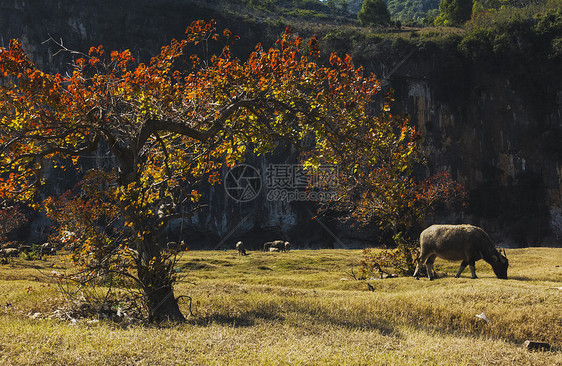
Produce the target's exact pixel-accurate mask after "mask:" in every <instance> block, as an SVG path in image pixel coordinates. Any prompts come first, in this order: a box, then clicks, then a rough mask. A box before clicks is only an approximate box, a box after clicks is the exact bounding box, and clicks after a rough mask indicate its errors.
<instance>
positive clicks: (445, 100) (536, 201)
mask: <svg viewBox="0 0 562 366" xmlns="http://www.w3.org/2000/svg"><path fill="white" fill-rule="evenodd" d="M447 60H449V62H451V61H450V58H449V59H447V57H442V58H437V59H435V58H431V57H427V55H426V57H424V58H422V59H420V58H418V59H415V58H412V59H411V60H409V62H406V63H405V64H404V65H403V66H402V67H401V68H400V69H399V70H398V71H397V72H396V73H395V74H394V84H395V85H397V86H398V87H397V88H396V100H397V106H398V109H402V110H403V111H404V112H406V113H407V114H409V115H410V116H411V118H412V120H413V121H414V122H415V124H416V125H417V126H418V128H419V130H420V131H421V132H422V135H423V136H424V140H425V146H426V149H427V153H428V156H429V159H428V160H429V164H428V170H429V171H430V172H431V173H435V172H437V171H439V170H442V169H446V170H447V171H448V172H449V173H451V175H452V177H453V178H454V179H456V180H457V181H459V182H460V183H461V184H463V185H464V186H465V187H466V188H467V190H468V191H469V207H468V209H467V211H466V212H465V213H464V217H458V218H457V219H458V220H459V221H465V222H471V223H474V224H477V225H482V226H484V227H486V228H487V229H488V231H489V232H491V233H492V234H495V235H492V236H493V237H496V238H502V240H501V241H503V242H504V243H506V244H513V245H518V246H521V245H538V244H541V243H545V242H549V243H554V242H557V243H560V240H561V239H562V225H561V221H562V220H561V218H562V200H561V193H562V176H561V173H562V87H561V85H560V78H559V77H558V76H555V75H552V79H550V80H548V78H549V77H550V76H548V75H545V76H546V77H545V78H544V79H547V81H544V80H543V81H542V82H544V84H543V85H542V86H541V87H542V88H544V91H543V92H542V93H541V97H540V98H541V100H540V101H538V102H537V101H532V100H530V98H529V96H528V95H527V94H526V93H529V92H530V91H528V90H521V89H520V88H519V87H518V86H516V85H512V84H513V83H511V82H510V79H507V78H505V77H504V76H503V75H502V74H499V75H494V74H493V73H492V72H482V70H478V71H475V70H474V68H473V67H472V66H471V65H465V66H464V67H461V68H460V69H459V70H458V71H457V72H458V73H461V74H463V75H464V76H465V78H466V79H465V82H461V83H458V84H456V85H450V83H453V82H455V80H451V81H448V80H442V78H440V77H439V72H440V70H442V69H446V68H447V66H448V65H444V64H443V63H446V62H447ZM457 67H458V66H457ZM440 79H441V80H440ZM457 82H458V80H457ZM537 82H538V83H540V82H541V80H537ZM549 84H550V85H549ZM451 88H459V89H461V90H460V91H459V92H456V93H454V94H450V93H447V91H448V90H450V89H451Z"/></svg>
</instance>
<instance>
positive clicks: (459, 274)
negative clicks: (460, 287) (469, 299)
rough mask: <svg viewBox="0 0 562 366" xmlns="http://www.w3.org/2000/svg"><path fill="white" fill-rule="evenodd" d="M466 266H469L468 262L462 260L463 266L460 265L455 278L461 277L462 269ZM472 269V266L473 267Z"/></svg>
mask: <svg viewBox="0 0 562 366" xmlns="http://www.w3.org/2000/svg"><path fill="white" fill-rule="evenodd" d="M466 266H468V262H467V261H462V263H461V266H460V267H459V271H458V272H457V274H456V275H455V278H459V277H460V276H461V273H462V271H464V269H465V268H466ZM471 270H472V268H471Z"/></svg>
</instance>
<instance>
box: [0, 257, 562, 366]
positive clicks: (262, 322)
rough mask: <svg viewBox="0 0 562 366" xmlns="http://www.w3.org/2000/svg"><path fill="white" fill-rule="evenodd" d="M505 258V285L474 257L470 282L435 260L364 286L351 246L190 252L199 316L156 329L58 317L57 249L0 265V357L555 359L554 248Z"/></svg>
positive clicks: (561, 358)
mask: <svg viewBox="0 0 562 366" xmlns="http://www.w3.org/2000/svg"><path fill="white" fill-rule="evenodd" d="M507 254H508V258H509V260H510V270H509V276H510V279H509V280H498V279H496V278H495V277H494V275H493V273H492V271H491V268H490V267H489V266H488V265H487V264H486V263H484V262H482V261H480V262H478V263H477V266H476V271H477V274H478V275H479V277H480V278H479V279H477V280H472V279H470V278H469V276H470V274H469V271H468V269H467V270H466V273H465V274H464V276H463V277H462V278H460V279H455V278H453V275H454V274H455V273H456V270H457V267H458V263H449V262H445V261H440V260H439V259H438V260H437V261H436V268H437V271H438V273H439V274H440V278H439V279H437V280H435V281H432V282H430V281H428V280H427V279H420V280H419V281H416V280H415V279H413V278H389V279H384V280H375V279H371V280H369V281H367V282H368V283H369V284H370V285H371V286H372V287H373V288H374V289H375V291H368V289H367V283H366V281H356V280H354V279H353V278H352V276H351V268H352V267H354V268H355V269H357V267H358V264H359V261H360V259H361V251H359V250H316V251H312V250H310V251H309V250H295V251H292V252H291V253H261V252H250V255H248V256H245V257H239V256H237V255H236V253H235V251H233V250H231V251H226V252H224V251H192V252H191V251H190V252H186V253H185V254H184V255H183V256H182V258H181V260H180V262H179V264H178V267H179V268H180V269H181V272H180V278H179V283H178V286H177V295H189V296H191V297H193V300H194V303H193V312H194V314H195V316H193V317H189V319H188V322H187V323H186V324H181V325H174V324H169V325H165V326H162V327H154V326H146V325H144V326H143V325H140V324H128V323H127V322H124V323H113V322H110V321H103V320H102V321H97V320H95V319H79V320H78V321H71V320H70V319H69V320H60V319H57V318H53V316H52V315H53V314H55V313H56V311H57V309H58V308H59V307H61V306H63V305H64V300H63V299H62V298H61V294H60V293H59V292H58V291H57V286H56V285H55V284H54V282H53V281H52V279H51V278H50V277H49V276H47V274H48V273H50V272H51V271H52V270H53V268H52V266H53V264H55V265H57V266H60V263H59V262H60V258H57V257H54V258H49V259H47V260H43V261H24V260H23V259H16V260H15V261H13V262H12V263H11V264H8V265H2V266H0V365H432V364H439V365H493V364H497V365H562V290H561V289H560V288H561V287H562V249H555V248H531V249H513V250H508V252H507ZM182 306H183V307H184V310H185V313H186V314H187V303H185V302H182ZM482 312H484V313H485V314H486V316H487V317H488V318H489V320H490V322H486V321H484V320H481V319H479V318H477V317H476V316H475V315H476V314H480V313H482ZM527 339H530V340H537V341H544V342H548V343H550V344H551V345H552V347H553V350H552V351H550V352H531V351H527V350H526V349H524V348H523V347H522V346H521V345H522V343H523V342H524V341H525V340H527Z"/></svg>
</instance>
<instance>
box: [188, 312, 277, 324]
mask: <svg viewBox="0 0 562 366" xmlns="http://www.w3.org/2000/svg"><path fill="white" fill-rule="evenodd" d="M258 320H265V321H271V322H283V321H284V320H285V318H284V317H283V316H281V315H278V314H271V312H266V311H260V310H252V311H247V312H243V313H241V314H236V315H235V314H221V313H216V314H211V315H207V316H204V317H197V318H196V319H194V320H193V323H194V324H196V325H201V326H206V325H210V324H220V325H229V326H233V327H241V328H245V327H252V326H254V325H255V324H256V322H257V321H258Z"/></svg>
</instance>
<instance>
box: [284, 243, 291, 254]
mask: <svg viewBox="0 0 562 366" xmlns="http://www.w3.org/2000/svg"><path fill="white" fill-rule="evenodd" d="M289 250H291V243H289V242H288V241H286V242H285V252H287V253H288V252H289Z"/></svg>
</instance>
